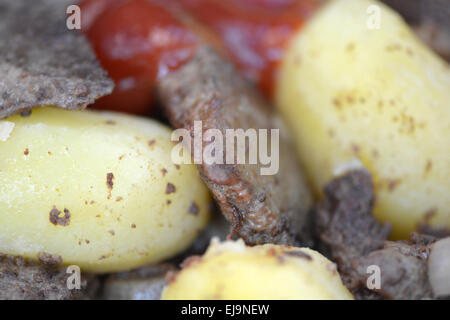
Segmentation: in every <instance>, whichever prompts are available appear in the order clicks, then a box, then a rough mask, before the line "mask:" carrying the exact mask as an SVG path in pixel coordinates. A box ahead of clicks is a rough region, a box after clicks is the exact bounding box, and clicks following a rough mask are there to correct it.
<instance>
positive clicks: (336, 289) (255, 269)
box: [162, 239, 353, 300]
mask: <svg viewBox="0 0 450 320" xmlns="http://www.w3.org/2000/svg"><path fill="white" fill-rule="evenodd" d="M190 259H191V260H188V261H187V262H186V263H185V265H186V266H185V267H184V268H183V269H182V271H181V272H180V273H178V274H177V275H176V276H175V278H174V279H172V280H171V281H170V282H169V285H168V286H167V287H166V288H165V289H164V291H163V293H162V299H168V300H177V299H215V300H216V299H352V298H353V297H352V295H351V294H350V292H349V291H348V290H347V288H345V287H344V285H343V284H342V281H341V278H340V277H339V274H338V273H337V271H336V266H335V264H334V263H332V262H330V261H329V260H327V259H326V258H325V257H323V256H322V255H321V254H320V253H318V252H316V251H314V250H311V249H307V248H295V247H288V246H278V245H272V244H266V245H261V246H255V247H246V246H245V244H244V242H243V241H242V240H239V241H237V242H233V241H228V242H223V243H219V242H218V240H217V239H215V240H213V241H212V243H211V245H210V247H209V248H208V250H207V252H206V253H205V254H204V256H202V257H196V258H190Z"/></svg>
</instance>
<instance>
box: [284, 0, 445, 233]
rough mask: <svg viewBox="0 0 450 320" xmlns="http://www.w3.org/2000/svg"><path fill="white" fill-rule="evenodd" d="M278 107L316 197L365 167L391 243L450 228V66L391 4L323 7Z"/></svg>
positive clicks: (290, 68) (302, 38) (298, 51)
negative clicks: (345, 172)
mask: <svg viewBox="0 0 450 320" xmlns="http://www.w3.org/2000/svg"><path fill="white" fill-rule="evenodd" d="M378 13H379V14H378ZM378 18H379V19H378ZM377 22H379V25H377ZM277 102H278V106H279V108H280V109H281V111H282V113H283V114H284V116H285V119H286V120H287V122H288V123H289V124H290V127H291V128H292V130H293V133H294V137H295V139H296V142H297V150H298V153H299V155H300V158H301V161H302V164H303V165H304V167H305V169H306V172H307V175H308V176H309V179H310V181H311V182H312V184H313V186H314V188H315V191H316V193H317V194H320V190H322V188H323V187H324V186H325V184H327V183H328V182H329V181H330V180H331V179H332V178H333V176H334V175H338V174H340V173H342V168H345V167H348V166H347V164H355V163H356V164H357V163H360V164H361V163H362V165H363V166H364V167H365V168H367V169H368V170H369V171H370V172H371V174H372V177H373V179H374V185H375V193H376V203H375V216H376V217H377V218H378V219H379V220H380V221H382V222H390V223H392V225H393V237H394V238H397V239H399V238H404V239H406V238H408V235H409V233H410V232H412V231H414V230H417V229H418V225H419V224H421V225H422V224H429V226H431V227H444V228H450V196H449V195H450V69H449V65H448V64H447V63H446V62H444V61H443V60H442V59H441V58H439V57H438V56H437V55H436V54H434V53H433V52H432V51H431V50H430V49H428V48H427V47H426V46H424V45H423V44H422V43H420V41H419V40H418V39H417V38H416V37H415V35H414V34H413V33H412V32H411V30H410V29H409V27H408V26H407V25H406V23H405V22H404V21H403V20H402V19H401V18H400V17H399V16H398V15H397V14H396V13H394V12H393V11H392V10H390V9H389V8H388V7H386V6H384V5H383V4H382V3H379V2H376V1H372V0H336V1H330V2H329V3H328V4H327V5H325V7H324V8H322V10H321V11H320V12H318V14H317V15H316V16H314V17H313V18H312V19H311V20H310V21H309V22H308V23H307V24H306V25H305V27H304V28H303V29H302V30H300V31H299V33H298V35H296V36H295V38H294V39H293V41H292V43H291V46H290V48H289V49H288V52H287V54H286V57H285V60H284V63H283V66H282V71H281V78H280V81H279V87H278V89H277Z"/></svg>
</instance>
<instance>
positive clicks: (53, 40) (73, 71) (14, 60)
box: [0, 0, 114, 119]
mask: <svg viewBox="0 0 450 320" xmlns="http://www.w3.org/2000/svg"><path fill="white" fill-rule="evenodd" d="M72 3H74V1H70V0H33V1H27V0H3V1H1V3H0V119H2V118H6V117H9V116H11V115H13V114H16V113H20V112H22V111H24V110H28V109H31V108H34V107H40V106H45V105H53V106H57V107H60V108H64V109H81V108H84V107H86V106H87V105H88V104H90V103H92V102H94V100H96V99H97V98H99V97H101V96H104V95H106V94H109V93H111V92H112V89H113V86H114V84H113V82H112V80H110V79H109V78H108V76H107V73H106V71H104V70H103V69H102V68H101V66H100V64H99V62H98V61H97V60H96V58H95V55H94V53H93V51H92V49H91V47H90V45H89V43H88V42H87V40H86V39H85V38H84V37H83V36H82V35H81V33H80V32H79V31H78V30H69V29H68V28H67V26H66V18H67V17H68V15H67V14H66V10H67V7H68V6H69V5H70V4H72Z"/></svg>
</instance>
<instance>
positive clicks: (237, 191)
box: [157, 47, 311, 245]
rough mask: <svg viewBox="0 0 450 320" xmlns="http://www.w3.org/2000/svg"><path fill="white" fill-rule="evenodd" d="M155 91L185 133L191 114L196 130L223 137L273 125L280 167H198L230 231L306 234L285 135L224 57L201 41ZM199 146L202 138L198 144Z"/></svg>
mask: <svg viewBox="0 0 450 320" xmlns="http://www.w3.org/2000/svg"><path fill="white" fill-rule="evenodd" d="M157 93H158V95H159V97H160V101H161V104H162V105H163V108H164V109H165V112H166V114H167V116H168V119H169V121H170V123H171V124H172V125H173V126H174V127H175V128H186V129H188V130H189V132H190V134H191V136H193V135H194V129H193V128H194V121H197V120H202V126H203V132H205V131H206V130H207V129H218V130H220V131H221V132H222V134H223V136H225V130H226V129H243V130H247V129H250V128H254V129H269V132H270V129H280V143H279V146H280V149H279V150H280V152H279V172H278V173H277V174H275V175H261V174H260V168H261V167H264V166H263V165H261V163H260V162H258V164H256V165H250V164H211V165H208V164H206V163H202V164H199V165H198V169H199V171H200V175H201V177H202V178H203V180H204V181H205V183H206V185H207V186H208V187H209V189H210V190H211V191H212V193H213V195H214V197H215V199H216V200H217V202H218V203H219V206H220V209H221V211H222V213H223V214H224V215H225V217H226V218H227V220H228V221H230V222H231V236H238V237H241V238H243V239H244V241H245V242H246V243H247V244H250V245H256V244H262V243H278V244H294V243H298V241H300V242H303V243H305V242H307V241H308V240H309V239H310V238H309V236H308V235H307V230H306V229H308V228H307V225H308V218H309V216H308V212H309V208H310V204H311V196H310V193H309V191H308V189H307V187H306V184H305V180H304V178H303V175H302V172H301V169H300V168H299V166H298V162H297V159H296V157H295V155H294V151H293V148H292V146H291V142H290V139H289V133H288V132H287V129H286V127H285V125H284V123H283V122H282V121H281V120H280V118H279V117H278V116H277V114H276V113H275V112H274V110H273V108H271V107H270V106H269V105H268V103H267V102H266V101H265V100H264V99H263V98H262V96H261V95H260V94H259V93H258V91H257V89H255V87H254V86H253V85H251V84H250V83H249V82H247V81H246V80H244V79H243V78H242V77H241V76H240V75H239V74H238V73H237V72H236V71H235V69H234V68H233V66H232V65H231V64H230V63H229V62H227V61H226V60H224V59H223V58H222V57H221V56H219V55H218V54H217V53H216V52H215V51H214V50H213V49H211V48H209V47H202V48H200V49H199V50H198V52H197V54H196V56H195V57H194V58H193V59H192V60H191V61H190V62H189V63H187V64H186V65H185V66H183V67H182V68H181V69H179V70H178V71H175V72H173V73H171V74H169V75H167V76H165V77H164V78H162V79H161V80H160V83H159V84H158V86H157ZM269 141H270V135H269ZM206 145H207V143H206V142H203V148H205V147H206ZM223 145H224V150H225V143H224V144H223ZM268 149H269V150H270V148H268ZM247 152H248V150H247Z"/></svg>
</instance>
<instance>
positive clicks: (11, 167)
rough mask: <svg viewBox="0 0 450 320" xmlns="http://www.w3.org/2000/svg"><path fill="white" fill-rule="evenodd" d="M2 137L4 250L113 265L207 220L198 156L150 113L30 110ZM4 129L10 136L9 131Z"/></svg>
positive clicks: (190, 232) (0, 228)
mask: <svg viewBox="0 0 450 320" xmlns="http://www.w3.org/2000/svg"><path fill="white" fill-rule="evenodd" d="M6 121H7V122H8V123H13V124H14V126H13V128H12V130H9V131H8V135H5V134H4V135H3V137H4V140H5V141H0V253H5V254H12V255H22V256H24V257H27V258H31V259H34V260H36V259H40V260H44V262H47V263H57V262H60V259H61V258H62V262H63V264H65V265H78V266H79V267H80V268H81V269H82V270H83V271H91V272H111V271H121V270H127V269H130V268H135V267H139V266H142V265H146V264H151V263H157V262H160V261H161V260H163V259H166V258H169V257H171V256H173V255H175V254H176V253H178V252H180V251H182V250H184V249H185V248H186V247H188V246H189V245H190V244H191V242H192V241H193V240H194V238H195V237H196V236H197V235H198V234H199V232H200V231H201V229H202V228H203V227H204V226H205V225H206V223H207V221H208V219H209V210H208V205H209V201H210V197H209V193H208V191H207V188H206V187H205V186H204V184H203V183H202V181H201V179H200V177H199V175H198V173H197V169H196V167H195V166H193V165H182V166H175V165H174V164H173V163H172V161H171V150H172V147H173V145H174V144H173V143H172V142H171V141H170V134H171V131H170V130H169V129H168V128H167V127H165V126H163V125H161V124H159V123H157V122H155V121H151V120H147V119H139V118H136V117H132V116H128V115H123V114H117V113H99V112H90V111H70V112H68V111H63V110H59V109H54V108H42V109H39V110H33V113H32V114H31V116H29V117H21V116H14V117H10V118H8V119H6ZM7 136H8V137H7Z"/></svg>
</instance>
